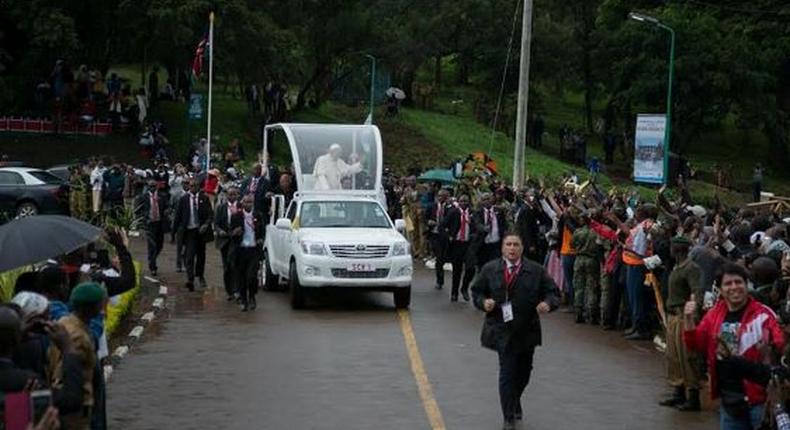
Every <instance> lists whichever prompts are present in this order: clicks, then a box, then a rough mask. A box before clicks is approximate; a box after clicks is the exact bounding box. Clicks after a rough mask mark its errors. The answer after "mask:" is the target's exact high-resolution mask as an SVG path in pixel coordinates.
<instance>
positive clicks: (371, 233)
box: [299, 228, 406, 245]
mask: <svg viewBox="0 0 790 430" xmlns="http://www.w3.org/2000/svg"><path fill="white" fill-rule="evenodd" d="M299 238H300V239H306V240H313V241H316V242H323V243H325V244H332V245H346V244H348V245H357V244H365V245H390V244H392V243H393V242H395V241H397V240H403V241H405V240H406V238H404V237H403V236H402V235H401V234H400V233H398V232H397V231H396V230H394V229H391V228H302V229H299Z"/></svg>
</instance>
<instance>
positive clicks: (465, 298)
mask: <svg viewBox="0 0 790 430" xmlns="http://www.w3.org/2000/svg"><path fill="white" fill-rule="evenodd" d="M461 295H462V296H464V300H465V301H467V302H468V301H469V291H466V290H461Z"/></svg>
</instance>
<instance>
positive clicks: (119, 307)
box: [104, 261, 142, 339]
mask: <svg viewBox="0 0 790 430" xmlns="http://www.w3.org/2000/svg"><path fill="white" fill-rule="evenodd" d="M134 271H135V286H134V288H133V289H131V290H129V291H127V292H125V293H123V294H121V295H120V296H119V297H118V299H117V300H116V302H115V303H114V304H113V303H110V304H109V305H108V306H107V315H106V316H105V318H104V331H105V333H106V334H107V338H108V339H109V338H111V337H112V335H113V334H114V333H115V330H117V329H118V326H119V325H120V324H121V320H123V318H124V317H125V316H126V315H127V314H128V313H129V312H130V311H131V310H132V306H133V305H134V299H135V298H136V297H137V294H138V293H139V292H140V282H141V277H142V268H141V265H140V263H138V262H136V261H135V263H134Z"/></svg>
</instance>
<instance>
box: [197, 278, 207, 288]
mask: <svg viewBox="0 0 790 430" xmlns="http://www.w3.org/2000/svg"><path fill="white" fill-rule="evenodd" d="M198 283H200V288H206V285H207V284H206V278H204V277H202V276H201V277H199V278H198Z"/></svg>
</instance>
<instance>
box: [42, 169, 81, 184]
mask: <svg viewBox="0 0 790 430" xmlns="http://www.w3.org/2000/svg"><path fill="white" fill-rule="evenodd" d="M74 166H76V164H58V165H57V166H52V167H50V168H49V169H47V172H49V173H52V174H53V175H55V176H57V177H58V178H60V179H62V180H63V182H66V183H68V182H69V180H71V172H70V171H69V169H71V168H72V167H74Z"/></svg>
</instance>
